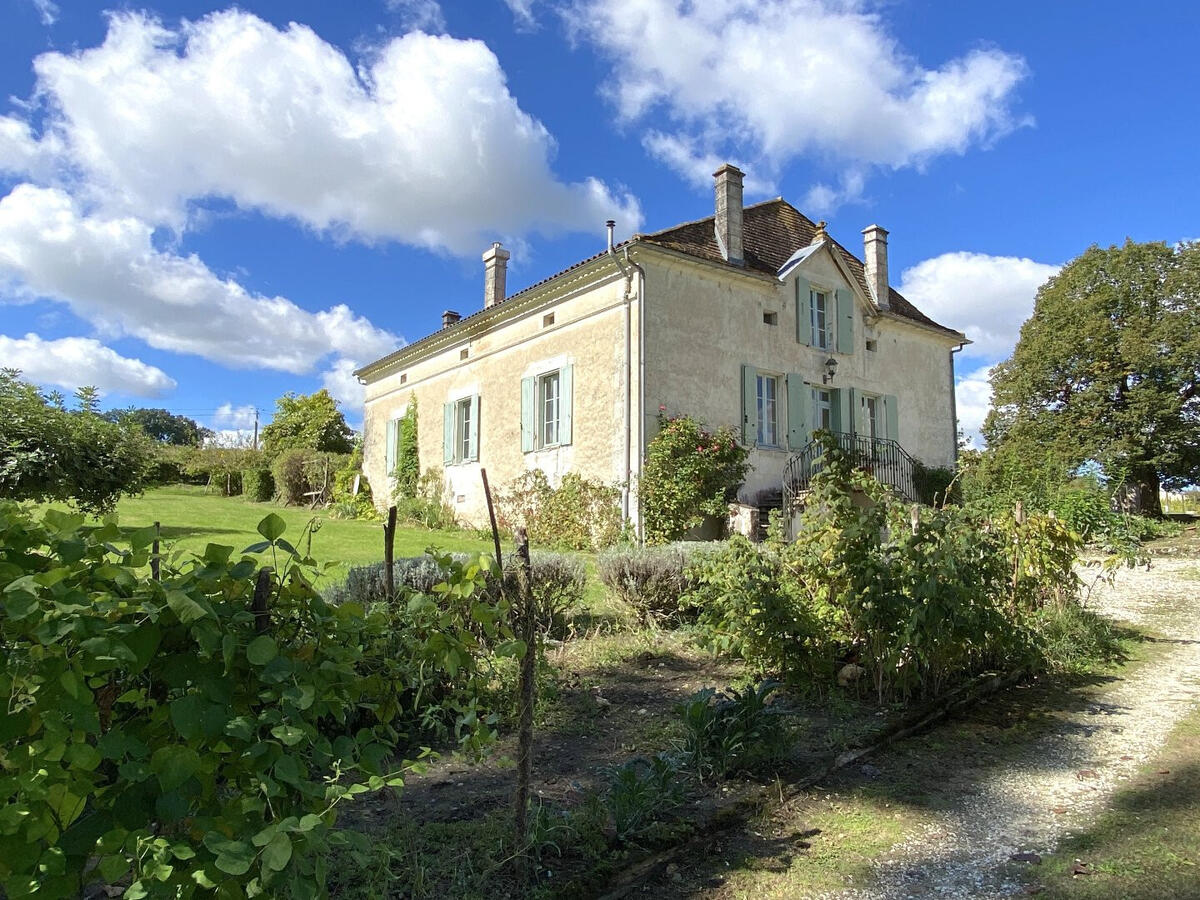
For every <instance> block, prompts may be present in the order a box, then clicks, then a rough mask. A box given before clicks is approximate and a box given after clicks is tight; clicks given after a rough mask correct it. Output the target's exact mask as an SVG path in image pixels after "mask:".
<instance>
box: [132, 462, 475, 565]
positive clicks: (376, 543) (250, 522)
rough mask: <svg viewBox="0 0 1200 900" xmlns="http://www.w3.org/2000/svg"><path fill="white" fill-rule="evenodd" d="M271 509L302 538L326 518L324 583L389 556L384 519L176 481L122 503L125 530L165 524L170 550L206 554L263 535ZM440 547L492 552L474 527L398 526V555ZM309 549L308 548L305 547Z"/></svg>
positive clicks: (319, 537)
mask: <svg viewBox="0 0 1200 900" xmlns="http://www.w3.org/2000/svg"><path fill="white" fill-rule="evenodd" d="M268 513H275V514H277V515H279V516H281V517H282V518H283V520H284V521H285V522H287V532H286V533H285V535H284V537H286V538H288V539H289V540H291V541H293V542H295V541H297V540H299V538H300V535H301V534H302V533H303V531H304V527H305V526H306V525H307V524H308V522H309V521H310V520H311V519H313V518H314V517H315V518H316V519H317V520H318V521H319V522H320V528H319V530H318V531H317V532H316V533H315V534H314V536H313V539H312V553H313V557H314V558H315V559H316V560H318V561H319V562H335V563H337V566H336V567H334V568H331V569H330V570H329V571H328V572H327V573H326V574H325V575H324V576H322V578H321V580H320V583H321V584H328V583H331V582H335V581H337V580H339V579H340V578H342V577H344V575H345V573H346V570H347V569H348V568H349V567H350V566H352V565H361V564H362V563H370V562H378V561H379V560H381V559H383V528H382V526H381V525H380V523H378V522H364V521H347V520H341V519H332V518H330V517H329V514H328V513H327V512H326V511H325V510H310V509H297V508H296V507H287V506H278V505H276V504H274V503H250V502H247V501H246V500H244V499H242V498H241V497H222V496H220V495H219V494H213V493H208V494H206V493H204V489H203V488H201V487H197V486H193V485H173V486H171V487H164V488H156V489H155V490H151V491H147V492H146V493H145V494H143V495H142V496H140V497H126V498H124V499H122V500H121V502H120V504H118V506H117V516H118V519H119V522H120V525H121V527H122V529H123V530H124V529H128V530H133V529H137V528H144V527H145V526H147V525H152V524H154V523H155V522H159V523H161V526H162V535H163V541H164V543H165V545H166V548H174V549H181V550H185V551H195V552H201V551H203V550H204V547H205V546H206V545H207V544H210V543H212V544H224V545H227V546H232V547H233V548H234V550H235V552H237V551H241V550H242V549H243V548H244V547H247V546H249V545H250V544H253V543H255V542H257V541H259V540H261V539H262V538H261V537H260V536H259V535H258V532H257V531H256V530H255V529H256V528H257V527H258V523H259V521H260V520H261V519H262V518H263V517H264V516H266V515H267V514H268ZM431 545H436V546H438V547H440V548H442V549H444V550H461V551H466V552H471V551H477V550H490V549H491V547H492V545H491V541H485V540H482V539H480V538H479V537H477V536H476V535H475V533H474V532H470V531H429V530H428V529H425V528H404V527H398V528H397V529H396V556H397V557H400V556H419V555H420V554H422V553H424V552H425V550H426V548H428V547H429V546H431ZM301 549H303V548H301Z"/></svg>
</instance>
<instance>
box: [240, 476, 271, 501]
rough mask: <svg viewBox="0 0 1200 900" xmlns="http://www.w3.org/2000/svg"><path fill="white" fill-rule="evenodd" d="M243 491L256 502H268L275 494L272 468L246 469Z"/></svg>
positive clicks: (243, 477)
mask: <svg viewBox="0 0 1200 900" xmlns="http://www.w3.org/2000/svg"><path fill="white" fill-rule="evenodd" d="M242 493H243V494H245V496H246V499H247V500H250V501H252V502H254V503H266V502H267V501H268V500H270V499H271V498H273V497H274V496H275V478H274V477H273V476H272V475H271V470H270V469H265V468H263V469H244V470H243V471H242Z"/></svg>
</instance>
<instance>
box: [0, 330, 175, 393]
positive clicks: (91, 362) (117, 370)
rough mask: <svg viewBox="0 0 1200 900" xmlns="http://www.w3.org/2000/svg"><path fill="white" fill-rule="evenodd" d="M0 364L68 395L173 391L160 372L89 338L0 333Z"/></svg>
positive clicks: (167, 378)
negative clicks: (91, 389) (87, 389)
mask: <svg viewBox="0 0 1200 900" xmlns="http://www.w3.org/2000/svg"><path fill="white" fill-rule="evenodd" d="M0 364H2V365H4V366H6V367H9V368H14V369H20V370H21V372H22V374H23V376H24V377H25V378H26V379H27V380H29V381H32V382H34V383H35V384H52V385H54V386H55V387H60V388H64V389H65V390H68V391H73V390H75V389H76V388H78V387H81V386H83V385H87V384H90V385H95V386H96V388H98V389H99V391H100V393H102V394H112V393H120V394H132V395H134V396H136V397H161V396H162V395H164V394H167V393H169V392H170V391H173V390H174V389H175V379H173V378H171V377H170V376H169V375H167V373H166V372H164V371H163V370H162V369H159V368H156V367H155V366H152V365H149V364H148V363H144V362H142V361H141V360H140V359H130V358H129V357H127V356H121V354H119V353H117V352H116V351H115V350H113V349H112V348H111V347H106V346H104V345H103V344H101V343H100V342H99V341H97V340H94V339H92V338H80V337H69V338H58V339H57V340H49V341H48V340H43V339H42V338H41V337H39V336H38V335H36V334H32V333H30V334H27V335H25V337H23V338H13V337H8V336H6V335H0Z"/></svg>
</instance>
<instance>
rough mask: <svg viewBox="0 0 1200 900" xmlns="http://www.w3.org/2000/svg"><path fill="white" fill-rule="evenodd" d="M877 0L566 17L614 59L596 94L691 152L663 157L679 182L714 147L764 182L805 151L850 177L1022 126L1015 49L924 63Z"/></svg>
mask: <svg viewBox="0 0 1200 900" xmlns="http://www.w3.org/2000/svg"><path fill="white" fill-rule="evenodd" d="M876 6H877V4H876V3H873V2H868V0H706V2H704V3H680V2H677V0H576V2H575V4H574V6H573V7H572V8H571V9H570V10H569V11H568V15H567V21H568V23H569V27H571V28H572V29H573V34H574V35H575V36H576V37H581V38H582V39H584V40H587V41H589V42H591V43H592V44H594V45H596V46H597V47H598V48H599V49H600V51H601V52H602V53H604V54H605V55H606V56H607V57H608V58H609V60H610V61H611V62H612V64H613V68H612V86H611V87H610V84H609V83H608V82H606V83H605V84H604V90H605V91H609V90H612V89H613V88H614V87H615V96H614V101H615V104H616V108H617V111H618V114H619V116H620V118H621V119H622V120H623V121H625V122H627V123H628V122H638V121H646V122H649V121H653V122H655V123H656V128H657V130H658V131H660V132H663V133H664V134H667V135H669V136H670V137H671V138H673V140H674V141H675V142H676V144H677V145H679V146H681V147H684V148H687V152H686V153H678V152H677V153H674V154H659V155H660V158H662V159H663V160H664V161H665V162H667V163H668V164H670V165H672V166H673V167H675V168H677V169H679V170H680V171H682V172H683V174H684V175H685V176H686V177H689V178H699V177H701V176H705V177H707V175H708V174H709V172H711V169H709V164H708V162H707V160H708V159H709V158H711V156H712V155H713V154H716V155H718V156H721V157H729V158H734V157H739V156H740V157H742V158H748V159H751V160H753V166H754V168H756V169H759V170H761V171H762V177H764V178H769V177H774V176H775V175H776V174H777V173H778V172H780V171H781V170H782V168H783V167H784V166H785V165H786V164H787V163H789V162H790V161H792V160H793V159H798V158H802V157H803V158H806V159H809V160H813V161H815V162H817V163H819V164H821V165H825V166H829V167H831V168H832V169H833V170H835V171H842V172H849V173H851V174H852V173H854V172H861V171H863V170H864V169H866V168H869V167H873V166H881V167H893V168H896V167H903V166H919V165H921V164H922V163H923V162H924V161H925V160H928V159H930V158H931V157H934V156H937V155H940V154H944V153H963V152H965V151H966V150H967V149H968V148H969V147H971V146H973V145H981V144H987V143H988V142H989V141H991V140H994V139H996V138H998V137H1000V136H1002V135H1004V134H1005V133H1007V132H1008V131H1010V130H1011V129H1012V128H1014V127H1015V126H1016V125H1017V124H1019V123H1018V122H1017V121H1016V120H1015V119H1014V116H1013V114H1012V111H1011V106H1012V103H1013V93H1014V90H1015V88H1016V86H1017V85H1018V84H1019V83H1020V82H1021V80H1022V79H1023V78H1024V77H1025V74H1026V66H1025V63H1024V61H1023V60H1022V59H1021V58H1020V57H1019V56H1016V55H1014V54H1011V53H1006V52H1003V51H1001V50H998V49H993V48H978V49H974V50H970V51H969V52H967V53H965V54H963V55H962V56H958V57H956V58H953V59H950V60H948V61H946V62H944V63H942V64H941V65H940V66H938V67H937V68H926V67H925V66H923V65H922V64H921V63H919V62H918V61H917V60H916V59H914V58H913V57H912V56H911V55H910V54H909V53H908V52H907V51H905V49H904V48H903V47H901V46H900V45H899V44H898V43H897V41H896V39H895V38H894V37H893V36H892V35H891V34H890V33H889V32H888V30H887V28H886V27H885V25H884V23H883V21H882V19H881V16H880V15H879V14H878V13H876V12H874V11H873V10H874V9H875V8H876ZM664 122H665V123H666V124H665V125H664V124H662V123H664ZM659 145H660V146H661V142H659ZM651 149H652V152H653V146H652V148H651ZM689 159H691V160H694V161H695V164H694V165H690V166H689V165H688V164H687V161H688V160H689ZM701 160H704V162H703V163H702V167H703V168H706V169H709V171H708V172H700V171H699V169H698V168H697V167H698V166H700V165H701V163H700V162H699V161H701ZM844 177H845V176H844ZM823 196H824V197H825V198H826V199H831V200H832V199H836V197H835V195H834V194H832V193H826V194H825V195H823Z"/></svg>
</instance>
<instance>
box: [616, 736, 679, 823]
mask: <svg viewBox="0 0 1200 900" xmlns="http://www.w3.org/2000/svg"><path fill="white" fill-rule="evenodd" d="M607 774H608V790H607V791H606V792H605V794H604V803H605V806H606V807H607V808H608V812H609V815H610V816H612V822H613V827H614V830H615V831H616V836H617V839H618V840H621V841H631V840H634V839H636V838H637V837H638V836H639V835H641V834H642V833H643V832H645V831H646V830H647V828H648V827H649V826H651V825H653V824H654V823H655V822H656V821H658V820H659V819H661V818H662V816H663V815H664V814H665V813H667V812H669V811H670V810H672V809H674V808H675V807H677V806H679V804H680V803H682V802H683V786H682V784H681V783H680V781H679V769H678V767H677V766H676V765H675V763H674V762H673V761H672V760H671V759H670V758H669V757H667V756H664V755H663V754H661V753H659V754H657V755H655V756H654V757H653V758H651V759H646V758H645V757H637V758H636V759H632V760H630V761H629V762H627V763H625V764H624V765H620V766H613V767H611V768H610V769H609V770H608V773H607Z"/></svg>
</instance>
